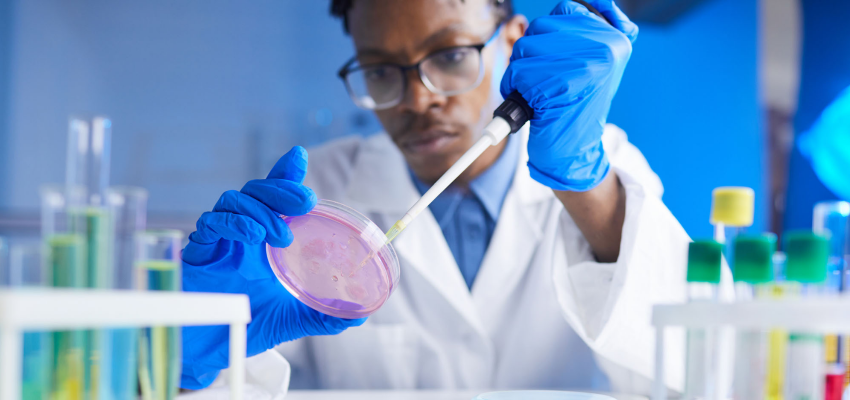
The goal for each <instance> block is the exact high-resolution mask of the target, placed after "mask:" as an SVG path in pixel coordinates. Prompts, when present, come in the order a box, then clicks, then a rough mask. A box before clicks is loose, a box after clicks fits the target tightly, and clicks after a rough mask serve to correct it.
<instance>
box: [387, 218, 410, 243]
mask: <svg viewBox="0 0 850 400" xmlns="http://www.w3.org/2000/svg"><path fill="white" fill-rule="evenodd" d="M406 227H407V224H405V223H404V221H402V220H398V221H397V222H396V223H395V224H394V225H393V226H392V227H391V228H390V230H388V231H387V243H389V242H392V241H393V239H395V237H396V236H398V234H399V233H401V231H403V230H404V228H406Z"/></svg>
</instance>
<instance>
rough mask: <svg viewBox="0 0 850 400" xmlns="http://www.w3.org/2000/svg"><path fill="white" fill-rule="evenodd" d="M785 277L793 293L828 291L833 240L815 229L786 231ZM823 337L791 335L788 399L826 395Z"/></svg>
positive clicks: (811, 334) (808, 293) (801, 334)
mask: <svg viewBox="0 0 850 400" xmlns="http://www.w3.org/2000/svg"><path fill="white" fill-rule="evenodd" d="M784 240H785V255H786V261H785V279H786V280H787V281H788V287H789V295H790V296H794V297H813V296H818V295H821V294H823V293H824V291H825V287H824V284H825V282H826V275H827V274H826V272H827V260H828V259H829V242H828V241H827V239H826V238H825V237H823V236H820V235H818V234H815V233H813V232H811V231H797V232H788V233H786V234H785V238H784ZM823 354H824V353H823V336H822V335H820V334H817V333H811V332H791V334H790V335H789V336H788V364H787V365H788V372H787V379H788V385H787V393H786V396H785V399H786V400H808V399H823V398H824V384H825V379H824V371H823V367H824V362H823Z"/></svg>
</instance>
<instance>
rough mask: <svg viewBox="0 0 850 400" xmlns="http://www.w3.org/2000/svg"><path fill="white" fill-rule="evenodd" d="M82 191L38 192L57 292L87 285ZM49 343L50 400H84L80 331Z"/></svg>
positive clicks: (49, 188)
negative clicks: (50, 365) (50, 369)
mask: <svg viewBox="0 0 850 400" xmlns="http://www.w3.org/2000/svg"><path fill="white" fill-rule="evenodd" d="M82 193H83V191H82V190H81V189H80V188H78V187H62V186H45V187H43V188H42V189H41V231H42V236H43V241H44V244H45V246H44V249H45V252H46V254H45V260H46V264H47V272H48V274H49V275H50V279H49V283H50V285H51V286H53V287H57V288H77V289H79V288H84V287H85V286H86V283H87V265H86V228H85V227H86V220H85V217H84V215H85V214H84V213H83V212H81V209H82V206H81V204H82V199H83V196H82ZM51 341H52V348H53V351H52V355H51V356H52V357H51V358H52V364H53V365H52V370H53V374H52V384H51V385H50V398H51V399H54V400H78V399H82V398H84V393H83V390H84V376H85V375H84V362H83V357H84V348H85V334H84V331H82V330H63V331H55V332H53V333H52V334H51Z"/></svg>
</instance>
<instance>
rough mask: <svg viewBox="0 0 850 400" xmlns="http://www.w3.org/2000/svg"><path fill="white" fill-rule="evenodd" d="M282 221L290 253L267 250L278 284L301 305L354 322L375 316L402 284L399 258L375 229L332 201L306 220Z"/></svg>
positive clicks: (319, 204) (365, 219) (312, 212)
mask: <svg viewBox="0 0 850 400" xmlns="http://www.w3.org/2000/svg"><path fill="white" fill-rule="evenodd" d="M283 219H284V221H286V224H287V225H289V229H291V230H292V233H293V236H294V241H293V242H292V244H291V245H290V246H289V247H286V248H278V247H272V246H269V245H268V244H266V255H267V256H268V259H269V264H270V265H271V267H272V271H274V274H275V275H276V276H277V278H278V280H280V283H281V284H283V286H284V287H285V288H286V290H288V291H289V292H290V293H292V295H293V296H295V297H296V298H297V299H298V300H300V301H301V302H303V303H304V304H306V305H308V306H310V307H311V308H313V309H314V310H316V311H319V312H322V313H325V314H328V315H332V316H335V317H340V318H350V319H354V318H362V317H366V316H368V315H371V314H372V313H374V312H375V311H377V310H378V309H379V308H380V307H381V306H382V305H383V304H384V302H386V301H387V299H388V298H389V297H390V294H392V292H393V290H394V289H395V287H396V285H397V284H398V279H399V272H400V271H399V265H398V257H397V256H396V253H395V250H394V249H393V247H392V245H391V244H389V243H386V236H384V233H383V232H382V231H381V230H380V229H379V228H378V226H377V225H375V223H373V222H372V221H370V220H369V219H368V218H366V217H364V216H363V215H362V214H360V213H358V212H357V211H355V210H354V209H352V208H350V207H348V206H346V205H343V204H340V203H337V202H333V201H330V200H319V203H318V204H317V205H316V207H315V208H314V209H313V211H310V212H309V213H308V214H306V215H301V216H297V217H283ZM370 255H372V257H371V258H369V259H368V260H367V261H366V262H365V263H364V264H363V266H362V267H361V268H360V269H359V270H358V267H359V266H360V264H361V263H362V262H363V260H365V259H367V257H369V256H370Z"/></svg>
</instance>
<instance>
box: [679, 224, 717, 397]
mask: <svg viewBox="0 0 850 400" xmlns="http://www.w3.org/2000/svg"><path fill="white" fill-rule="evenodd" d="M722 252H723V245H721V244H720V243H717V242H715V241H713V240H704V241H695V242H692V243H690V245H689V246H688V272H687V280H688V301H689V302H715V301H717V296H718V284H719V283H720V269H721V259H722ZM715 343H716V335H715V330H713V329H688V332H687V348H686V352H687V353H686V361H685V368H686V371H685V394H684V396H683V398H684V399H686V400H695V399H712V398H713V397H714V396H715V393H716V392H715V389H716V388H715V387H714V371H715V370H716V365H715V361H716V358H715V356H714V355H715V353H716V352H715Z"/></svg>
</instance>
